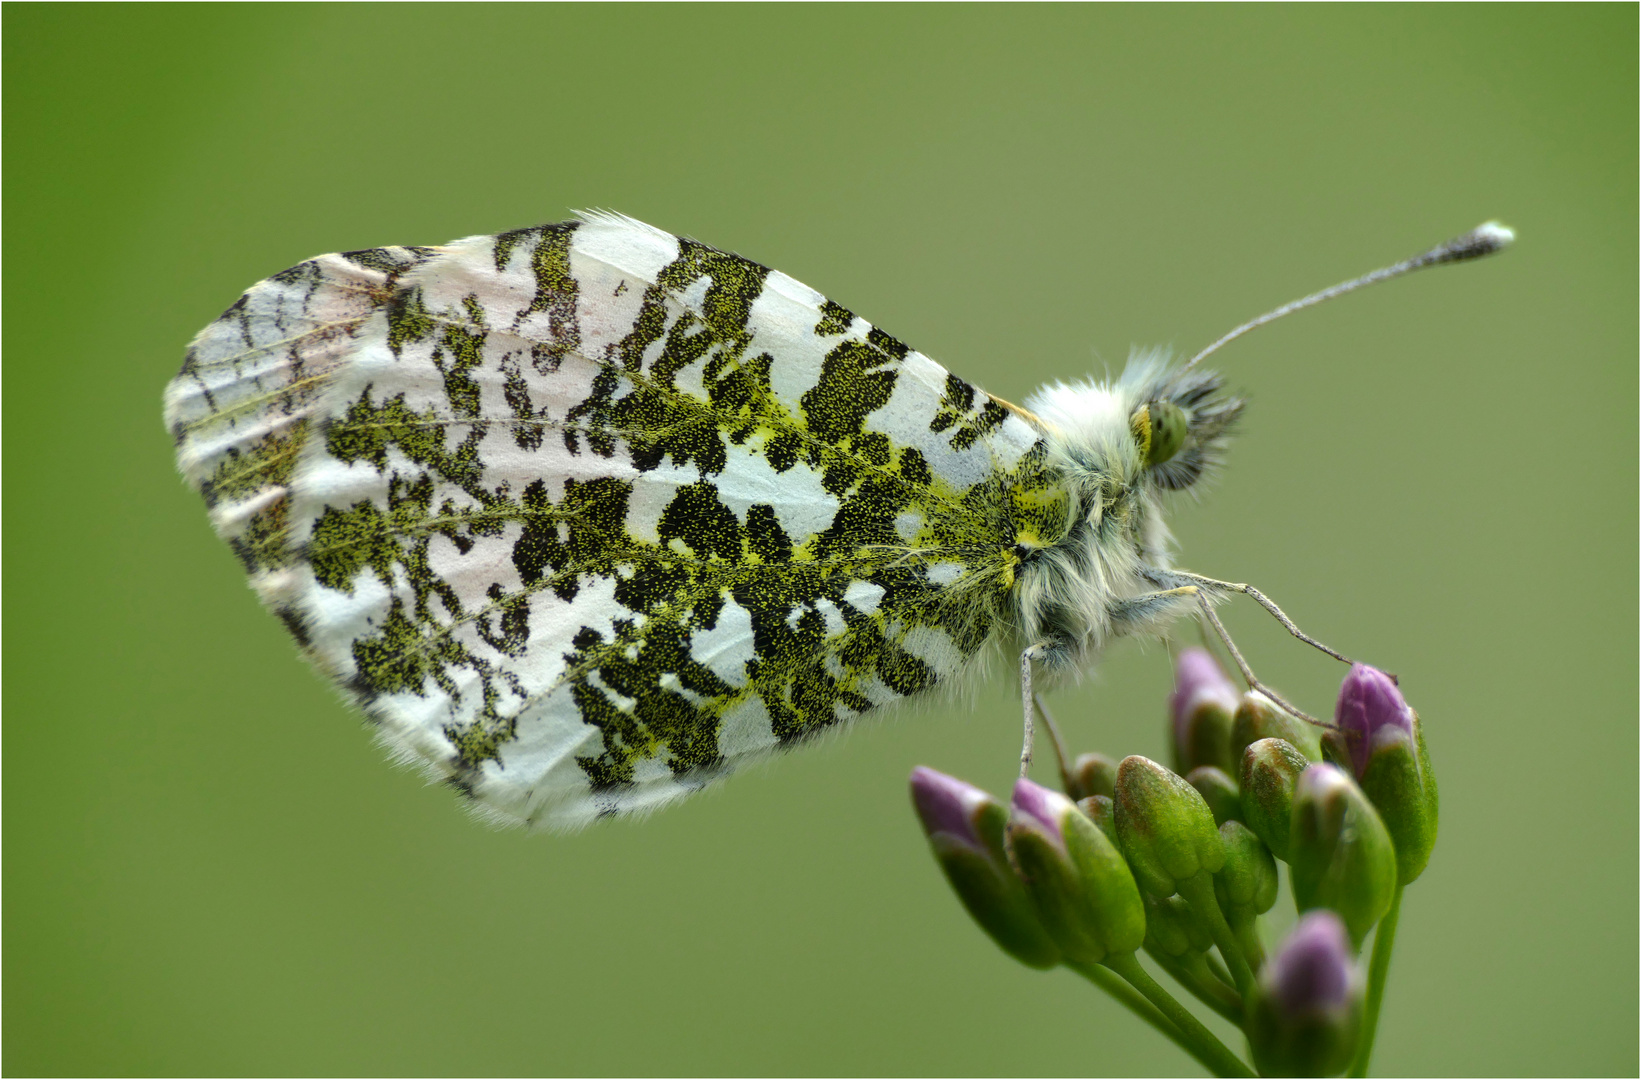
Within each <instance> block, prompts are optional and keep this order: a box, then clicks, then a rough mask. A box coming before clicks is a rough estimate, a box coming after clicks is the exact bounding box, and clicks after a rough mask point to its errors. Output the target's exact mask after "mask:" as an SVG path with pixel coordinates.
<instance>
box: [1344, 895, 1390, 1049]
mask: <svg viewBox="0 0 1641 1080" xmlns="http://www.w3.org/2000/svg"><path fill="white" fill-rule="evenodd" d="M1401 914H1402V886H1401V883H1400V882H1398V883H1397V885H1396V891H1395V892H1393V893H1391V894H1390V910H1389V911H1387V912H1385V917H1384V918H1383V919H1380V920H1379V929H1378V930H1377V931H1376V932H1375V933H1374V935H1373V959H1372V960H1371V961H1369V963H1368V985H1367V1004H1366V1007H1365V1008H1364V1009H1363V1010H1362V1045H1361V1046H1360V1047H1359V1048H1358V1049H1357V1051H1356V1060H1355V1061H1353V1062H1351V1066H1350V1074H1349V1075H1351V1076H1366V1075H1367V1073H1368V1059H1369V1058H1371V1057H1372V1056H1373V1036H1374V1035H1375V1034H1376V1033H1377V1032H1378V1030H1379V1003H1380V1002H1382V1001H1384V999H1385V976H1386V975H1388V974H1390V950H1392V949H1394V948H1395V947H1396V920H1397V918H1399V917H1400V916H1401Z"/></svg>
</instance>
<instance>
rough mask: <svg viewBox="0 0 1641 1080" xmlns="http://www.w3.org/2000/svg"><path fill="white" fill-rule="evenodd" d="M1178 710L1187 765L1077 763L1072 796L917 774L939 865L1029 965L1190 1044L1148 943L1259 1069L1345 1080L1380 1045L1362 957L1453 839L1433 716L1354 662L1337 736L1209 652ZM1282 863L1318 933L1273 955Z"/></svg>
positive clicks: (1188, 663)
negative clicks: (1101, 975) (1242, 679)
mask: <svg viewBox="0 0 1641 1080" xmlns="http://www.w3.org/2000/svg"><path fill="white" fill-rule="evenodd" d="M1168 705H1169V720H1170V727H1169V734H1170V736H1171V743H1172V752H1173V761H1174V766H1175V768H1174V769H1169V768H1166V767H1164V766H1163V765H1160V764H1158V763H1157V762H1155V761H1152V760H1150V759H1148V758H1144V757H1140V756H1137V755H1133V756H1129V757H1126V758H1123V759H1121V760H1120V761H1114V760H1112V759H1111V758H1108V757H1105V756H1103V755H1100V754H1084V755H1082V756H1081V757H1079V758H1078V759H1077V760H1076V761H1075V762H1074V763H1073V764H1072V765H1071V766H1070V767H1065V766H1062V773H1061V775H1062V777H1063V781H1064V786H1065V787H1066V789H1067V790H1066V791H1065V793H1064V794H1061V793H1059V792H1055V791H1051V790H1049V789H1047V788H1044V787H1040V786H1039V785H1037V784H1035V783H1032V782H1031V781H1030V780H1026V779H1021V780H1020V781H1019V782H1018V783H1016V784H1015V787H1014V790H1013V793H1012V797H1011V800H1010V803H1009V805H1008V806H1006V807H1005V806H1004V805H1003V804H1002V803H1001V802H1000V801H998V800H997V799H994V798H993V797H992V796H990V795H988V794H987V793H985V792H984V791H981V790H980V789H978V788H975V787H972V786H971V785H968V784H966V783H964V782H962V781H960V780H956V779H954V778H952V777H949V776H946V775H944V774H942V773H938V772H935V771H934V770H932V769H927V768H921V767H920V768H918V769H917V770H915V771H914V772H913V773H912V797H913V802H914V805H915V807H916V809H917V813H918V817H919V819H920V820H921V821H922V823H923V828H924V831H925V833H926V834H927V835H928V838H929V843H930V845H931V847H932V849H933V851H934V855H935V858H936V859H937V861H938V862H939V863H940V865H941V868H942V869H943V870H944V871H945V873H946V877H947V880H948V881H949V882H950V883H951V886H952V888H953V890H954V891H955V892H956V893H957V894H958V897H959V898H960V899H961V900H962V902H963V904H964V906H965V907H966V908H967V909H968V911H969V914H970V915H971V916H972V917H973V918H974V920H975V921H976V922H977V923H979V924H980V926H981V928H982V929H984V930H985V931H986V933H988V934H989V935H990V936H991V937H992V939H993V940H994V941H996V943H997V944H998V945H999V946H1000V947H1001V948H1002V949H1003V950H1004V951H1005V952H1007V953H1008V954H1009V955H1011V956H1013V957H1014V958H1015V959H1017V960H1019V961H1020V962H1022V963H1024V964H1027V965H1029V966H1032V967H1037V968H1049V967H1053V966H1055V965H1057V964H1066V965H1068V966H1070V967H1072V968H1074V969H1076V970H1079V971H1082V972H1084V973H1085V974H1088V973H1089V972H1090V971H1091V970H1092V969H1094V968H1096V967H1103V968H1107V969H1109V970H1110V971H1114V972H1117V973H1119V974H1120V975H1121V976H1122V978H1124V979H1127V980H1128V981H1129V982H1130V983H1132V984H1133V985H1134V986H1135V987H1136V988H1138V989H1140V990H1141V992H1142V993H1143V995H1144V997H1146V998H1147V999H1149V1000H1150V1001H1151V1002H1152V1004H1153V1005H1158V1007H1159V1008H1160V1013H1158V1014H1157V1015H1155V1016H1148V1017H1147V1018H1148V1019H1150V1020H1151V1022H1152V1023H1153V1024H1154V1025H1156V1026H1158V1027H1159V1030H1163V1031H1164V1032H1165V1033H1171V1037H1175V1040H1176V1041H1177V1042H1180V1044H1181V1045H1182V1046H1185V1047H1186V1048H1187V1049H1192V1044H1191V1040H1192V1038H1194V1037H1196V1036H1193V1035H1192V1031H1193V1027H1192V1025H1193V1024H1195V1021H1194V1019H1193V1018H1191V1017H1190V1016H1189V1014H1188V1013H1186V1014H1184V1015H1183V1017H1182V1016H1181V1015H1177V1014H1175V1013H1174V1012H1172V1011H1171V1009H1170V1008H1168V1007H1165V1006H1166V1005H1167V1004H1168V1002H1172V999H1171V998H1169V999H1168V1001H1167V1002H1161V1003H1159V999H1158V998H1157V997H1156V996H1155V993H1161V994H1163V995H1164V997H1166V992H1165V991H1161V989H1160V987H1155V986H1154V984H1152V987H1150V988H1148V987H1146V986H1145V985H1143V983H1144V982H1146V981H1149V977H1148V976H1145V975H1144V973H1143V971H1142V970H1140V969H1139V967H1138V965H1137V964H1135V963H1134V962H1133V954H1134V953H1135V951H1136V950H1139V949H1141V948H1143V949H1144V950H1145V951H1146V952H1147V954H1149V955H1150V956H1151V957H1152V959H1153V960H1154V961H1155V963H1156V964H1157V965H1158V966H1159V967H1161V968H1162V969H1163V970H1165V971H1166V972H1168V973H1169V974H1170V975H1171V976H1172V977H1173V978H1175V979H1176V980H1177V981H1179V982H1180V983H1181V985H1183V986H1184V987H1185V988H1186V989H1187V990H1188V991H1190V992H1191V993H1192V994H1193V995H1195V996H1196V997H1197V998H1199V999H1200V1000H1201V1001H1202V1002H1204V1003H1205V1004H1207V1005H1208V1006H1209V1007H1211V1008H1213V1009H1214V1010H1216V1011H1217V1012H1219V1013H1221V1014H1222V1015H1225V1016H1227V1017H1229V1018H1231V1019H1233V1020H1234V1021H1236V1022H1238V1023H1240V1024H1241V1025H1242V1027H1243V1030H1244V1032H1245V1033H1246V1035H1247V1038H1248V1042H1249V1048H1250V1051H1251V1053H1252V1056H1253V1060H1254V1063H1255V1065H1256V1066H1257V1067H1258V1068H1259V1070H1260V1072H1261V1073H1262V1074H1264V1075H1285V1076H1300V1075H1333V1074H1336V1073H1338V1072H1340V1071H1342V1070H1343V1069H1345V1068H1346V1067H1348V1066H1349V1064H1350V1062H1351V1060H1352V1057H1353V1055H1354V1054H1355V1053H1357V1044H1358V1042H1360V1041H1364V1040H1365V1041H1367V1042H1371V1035H1368V1036H1362V1035H1360V1032H1361V1031H1362V1030H1363V1029H1364V1023H1363V1019H1362V1017H1363V986H1364V979H1363V977H1362V965H1361V962H1360V961H1359V959H1358V955H1357V954H1358V951H1359V950H1360V949H1361V948H1362V946H1363V942H1364V939H1366V938H1367V936H1368V935H1369V934H1370V932H1371V931H1372V930H1373V928H1374V927H1375V926H1376V925H1377V924H1378V923H1379V922H1380V921H1381V920H1382V919H1384V917H1385V915H1386V914H1387V912H1389V911H1391V910H1392V907H1393V904H1394V902H1395V897H1396V896H1397V895H1399V890H1400V889H1401V888H1402V887H1403V886H1405V885H1407V884H1409V883H1411V882H1412V881H1413V880H1414V879H1416V878H1417V877H1418V876H1419V874H1420V873H1421V872H1422V871H1423V870H1424V868H1425V866H1426V865H1427V864H1428V862H1429V860H1430V853H1431V849H1432V847H1433V846H1434V844H1435V838H1436V821H1437V796H1436V782H1435V775H1434V773H1433V771H1432V769H1431V765H1430V755H1429V752H1428V750H1427V749H1426V746H1425V740H1424V734H1423V731H1422V729H1421V726H1420V722H1419V717H1418V715H1417V714H1416V713H1415V712H1414V711H1413V709H1412V708H1410V707H1409V706H1408V705H1407V702H1406V700H1405V699H1404V698H1403V697H1402V694H1401V692H1400V690H1399V689H1398V687H1397V685H1396V682H1395V680H1394V678H1392V677H1391V676H1388V675H1386V674H1385V673H1383V672H1381V671H1378V670H1377V669H1375V668H1371V667H1367V666H1365V665H1361V664H1357V665H1354V666H1353V667H1352V668H1351V671H1350V674H1349V675H1348V676H1347V677H1346V678H1345V680H1344V683H1343V686H1342V687H1341V689H1340V694H1339V700H1338V704H1337V708H1336V710H1335V720H1334V723H1333V725H1332V726H1330V727H1326V728H1323V729H1322V730H1321V732H1320V733H1318V731H1317V728H1316V727H1314V726H1313V725H1312V724H1311V723H1308V722H1306V721H1304V720H1302V719H1300V718H1298V717H1295V716H1293V715H1291V714H1290V713H1288V712H1287V711H1285V710H1284V709H1283V708H1281V707H1279V706H1278V705H1277V704H1276V702H1275V701H1274V700H1273V699H1272V698H1271V697H1268V696H1266V695H1265V694H1262V693H1260V692H1258V691H1249V692H1247V693H1239V692H1238V691H1237V690H1236V688H1235V687H1234V686H1233V685H1232V684H1231V682H1230V680H1229V679H1228V678H1226V676H1225V673H1224V671H1223V670H1222V669H1221V668H1220V666H1219V665H1218V663H1217V662H1216V661H1215V660H1214V659H1213V657H1212V656H1211V655H1210V654H1209V653H1208V652H1207V651H1206V650H1201V649H1190V650H1186V651H1185V652H1183V653H1182V654H1181V655H1180V657H1179V660H1178V667H1177V672H1176V685H1175V689H1174V692H1173V694H1172V695H1171V696H1170V698H1169V702H1168ZM1278 861H1281V862H1285V863H1287V864H1288V867H1289V877H1290V883H1291V887H1292V894H1293V898H1294V902H1295V905H1296V907H1297V908H1298V910H1299V912H1300V913H1301V918H1300V922H1299V924H1298V926H1297V927H1296V928H1295V929H1294V931H1293V932H1292V933H1291V934H1289V935H1288V937H1287V938H1286V939H1285V940H1284V941H1282V942H1280V943H1278V944H1277V946H1276V948H1275V950H1274V952H1272V953H1271V955H1270V956H1269V958H1268V959H1267V957H1266V955H1265V951H1266V950H1265V944H1264V942H1265V937H1264V936H1263V934H1262V931H1261V926H1260V918H1261V916H1263V915H1264V914H1265V913H1266V912H1268V911H1270V910H1271V909H1272V907H1273V906H1274V905H1275V903H1276V900H1277V894H1278V871H1277V863H1278ZM1380 936H1381V937H1384V935H1383V934H1381V935H1380ZM1376 965H1377V962H1376ZM1375 970H1377V966H1376V968H1375ZM1090 977H1093V976H1092V975H1091V976H1090ZM1096 981H1098V980H1096ZM1101 985H1106V984H1105V983H1101ZM1106 988H1107V989H1111V987H1110V986H1108V985H1107V986H1106ZM1153 989H1154V992H1153ZM1112 992H1113V993H1116V992H1117V991H1115V990H1113V991H1112ZM1124 992H1125V993H1126V992H1127V991H1124ZM1121 996H1122V995H1121V994H1119V997H1121ZM1375 1000H1376V999H1375ZM1130 1005H1131V1007H1135V1006H1133V1005H1132V1002H1130ZM1142 1005H1143V1003H1142ZM1174 1007H1175V1008H1178V1006H1177V1003H1174ZM1375 1008H1376V1006H1375ZM1153 1011H1155V1010H1153ZM1371 1011H1372V1010H1370V1013H1371ZM1365 1027H1366V1029H1367V1030H1368V1031H1369V1032H1370V1033H1371V1029H1372V1022H1371V1016H1370V1019H1369V1022H1368V1023H1367V1024H1366V1025H1365ZM1201 1036H1202V1037H1203V1038H1207V1039H1209V1040H1212V1036H1210V1035H1208V1033H1207V1032H1206V1029H1203V1030H1202V1032H1201ZM1215 1045H1218V1044H1217V1043H1216V1044H1215ZM1220 1049H1221V1050H1223V1047H1220ZM1196 1052H1197V1051H1195V1050H1193V1053H1196ZM1198 1057H1199V1059H1200V1060H1203V1061H1204V1062H1210V1061H1211V1060H1213V1059H1212V1055H1208V1056H1204V1054H1202V1053H1198ZM1363 1061H1364V1062H1365V1057H1364V1058H1363ZM1222 1066H1223V1062H1221V1065H1220V1066H1215V1067H1216V1069H1217V1068H1220V1067H1222ZM1221 1074H1222V1075H1223V1074H1224V1073H1223V1072H1222V1073H1221ZM1353 1075H1359V1074H1357V1073H1353Z"/></svg>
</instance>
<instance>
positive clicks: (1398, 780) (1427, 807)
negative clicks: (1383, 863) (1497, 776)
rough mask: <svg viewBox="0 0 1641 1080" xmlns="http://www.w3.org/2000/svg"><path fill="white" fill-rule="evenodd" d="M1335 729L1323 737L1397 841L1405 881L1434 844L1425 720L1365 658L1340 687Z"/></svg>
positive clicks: (1434, 802) (1433, 800)
mask: <svg viewBox="0 0 1641 1080" xmlns="http://www.w3.org/2000/svg"><path fill="white" fill-rule="evenodd" d="M1334 720H1335V723H1336V724H1337V728H1336V729H1335V730H1332V731H1329V732H1328V733H1327V735H1326V736H1324V737H1323V741H1324V742H1325V743H1327V744H1328V748H1329V751H1330V753H1331V754H1332V755H1333V756H1334V757H1335V759H1336V760H1338V761H1339V762H1340V763H1341V764H1343V763H1344V762H1347V761H1348V762H1349V763H1350V767H1351V771H1352V772H1353V773H1355V775H1356V779H1357V781H1358V782H1360V783H1361V785H1362V790H1363V791H1364V792H1366V793H1367V797H1368V799H1369V800H1371V801H1372V803H1373V805H1374V808H1375V809H1377V810H1378V811H1379V816H1380V817H1382V818H1383V819H1384V822H1385V828H1386V829H1388V830H1390V838H1391V840H1392V842H1394V843H1395V845H1396V873H1397V876H1398V878H1399V879H1400V881H1401V883H1402V884H1403V885H1407V884H1409V883H1411V882H1412V881H1413V880H1414V879H1415V878H1417V877H1418V876H1419V875H1420V874H1421V873H1422V872H1423V871H1424V868H1425V865H1426V864H1427V863H1429V862H1430V850H1431V848H1433V847H1435V846H1436V817H1437V809H1438V807H1437V797H1436V774H1435V772H1434V771H1433V770H1432V769H1431V767H1430V752H1429V751H1428V750H1427V749H1426V748H1425V743H1424V726H1423V725H1422V724H1421V723H1420V722H1419V716H1418V714H1417V713H1415V712H1414V711H1413V710H1412V709H1411V708H1410V707H1409V706H1408V704H1407V701H1406V699H1404V698H1403V697H1402V692H1401V690H1400V689H1399V688H1398V687H1397V686H1396V683H1395V681H1394V680H1392V679H1391V678H1390V676H1388V675H1386V674H1385V673H1384V672H1382V671H1379V670H1378V669H1377V668H1371V667H1368V666H1367V665H1366V664H1356V665H1354V666H1352V667H1351V669H1350V674H1349V675H1346V676H1345V680H1344V683H1343V685H1341V686H1340V688H1339V703H1338V705H1337V706H1336V707H1335V709H1334Z"/></svg>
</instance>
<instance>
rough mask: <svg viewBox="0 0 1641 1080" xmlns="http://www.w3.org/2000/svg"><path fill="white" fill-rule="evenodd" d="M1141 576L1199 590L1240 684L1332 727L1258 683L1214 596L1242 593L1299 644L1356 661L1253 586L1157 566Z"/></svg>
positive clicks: (1204, 609) (1311, 720) (1343, 660)
mask: <svg viewBox="0 0 1641 1080" xmlns="http://www.w3.org/2000/svg"><path fill="white" fill-rule="evenodd" d="M1140 574H1141V576H1142V577H1144V578H1145V579H1146V580H1148V581H1151V582H1153V583H1155V584H1158V585H1164V584H1170V585H1176V586H1180V585H1194V586H1196V587H1197V589H1198V590H1199V591H1198V595H1197V599H1198V601H1199V602H1200V604H1201V606H1202V616H1203V618H1204V619H1205V620H1207V623H1208V625H1209V626H1211V627H1212V628H1213V630H1214V634H1215V635H1216V636H1218V638H1219V640H1220V641H1222V642H1224V643H1225V648H1226V650H1227V651H1229V652H1230V654H1231V659H1232V660H1233V661H1235V663H1236V666H1237V670H1239V671H1240V672H1241V673H1242V678H1243V681H1245V682H1246V683H1247V684H1248V688H1249V689H1250V690H1258V691H1259V692H1260V693H1262V694H1264V695H1265V696H1266V697H1268V698H1270V699H1271V700H1272V701H1274V702H1276V704H1278V705H1280V706H1281V707H1282V708H1283V709H1286V710H1287V711H1288V712H1290V713H1292V714H1293V715H1295V716H1297V717H1299V718H1300V719H1302V720H1305V721H1307V722H1309V723H1312V724H1315V725H1317V726H1319V727H1329V726H1331V725H1329V724H1326V723H1324V722H1323V721H1321V720H1318V719H1316V717H1314V716H1311V715H1310V714H1309V713H1306V712H1303V711H1301V710H1300V709H1297V708H1295V707H1294V706H1293V705H1292V704H1290V703H1289V702H1288V701H1286V700H1284V699H1283V698H1282V696H1281V695H1280V694H1278V693H1277V692H1276V691H1274V690H1272V689H1271V688H1270V687H1268V686H1266V685H1265V684H1264V683H1262V682H1260V681H1259V678H1258V677H1257V676H1256V675H1254V672H1253V668H1251V667H1249V666H1248V661H1247V660H1246V659H1244V658H1243V655H1242V650H1241V649H1238V648H1237V647H1236V642H1234V641H1232V640H1231V635H1230V633H1229V631H1227V630H1226V629H1225V624H1224V623H1222V622H1220V621H1219V616H1218V615H1217V614H1216V613H1215V612H1214V605H1213V598H1214V594H1216V593H1226V592H1238V593H1242V594H1243V595H1245V596H1247V597H1249V598H1250V599H1251V600H1253V601H1254V603H1256V604H1258V605H1259V606H1260V607H1262V608H1264V609H1265V610H1266V611H1268V612H1270V613H1271V615H1272V616H1273V617H1274V618H1275V619H1276V621H1277V622H1279V623H1281V624H1282V628H1283V629H1284V630H1286V631H1287V632H1288V633H1290V634H1292V635H1293V636H1294V637H1296V638H1298V639H1299V640H1300V641H1303V642H1304V643H1305V644H1307V645H1309V646H1311V647H1312V648H1314V649H1317V650H1318V651H1320V652H1324V653H1327V654H1328V655H1329V656H1331V657H1333V658H1334V659H1335V660H1338V661H1340V662H1341V663H1345V664H1350V663H1354V662H1355V661H1353V660H1351V658H1350V657H1348V656H1346V655H1345V654H1344V653H1341V652H1340V651H1339V650H1337V649H1334V648H1332V647H1331V646H1328V645H1324V644H1323V643H1322V642H1320V641H1318V640H1316V639H1315V638H1313V637H1311V636H1310V635H1309V634H1307V633H1305V632H1304V631H1303V630H1301V629H1299V627H1298V626H1297V625H1296V624H1295V623H1294V621H1293V620H1292V619H1290V618H1288V616H1287V614H1286V613H1285V612H1284V611H1283V610H1282V609H1281V608H1279V607H1277V606H1276V603H1275V602H1274V601H1272V600H1271V599H1270V598H1269V597H1268V596H1266V595H1265V594H1264V593H1262V592H1260V591H1259V590H1258V589H1256V588H1254V587H1253V586H1252V585H1248V584H1245V583H1242V582H1236V581H1220V580H1218V579H1216V578H1210V577H1203V576H1202V575H1201V574H1192V573H1188V572H1186V571H1184V570H1163V569H1160V568H1157V567H1149V566H1148V567H1144V568H1143V569H1141V571H1140Z"/></svg>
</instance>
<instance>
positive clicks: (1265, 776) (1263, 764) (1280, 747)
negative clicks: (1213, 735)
mask: <svg viewBox="0 0 1641 1080" xmlns="http://www.w3.org/2000/svg"><path fill="white" fill-rule="evenodd" d="M1310 764H1311V762H1310V759H1309V758H1307V757H1305V755H1304V754H1301V753H1300V752H1299V751H1298V750H1296V749H1294V746H1293V744H1292V743H1290V742H1288V741H1287V740H1285V739H1260V740H1259V741H1258V742H1255V743H1253V744H1252V745H1250V746H1249V747H1248V749H1246V750H1244V751H1243V752H1242V774H1241V775H1242V820H1243V822H1244V823H1246V824H1247V826H1248V828H1250V829H1252V830H1253V831H1254V835H1256V836H1258V837H1259V838H1260V839H1261V840H1263V841H1265V846H1266V847H1268V848H1270V849H1271V854H1273V855H1275V856H1276V857H1277V858H1279V859H1281V860H1282V861H1283V862H1287V861H1288V829H1289V827H1290V826H1291V825H1292V822H1293V789H1294V787H1295V786H1296V785H1297V784H1298V783H1299V777H1300V774H1302V773H1303V772H1304V771H1305V770H1306V769H1307V768H1309V767H1310Z"/></svg>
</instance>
